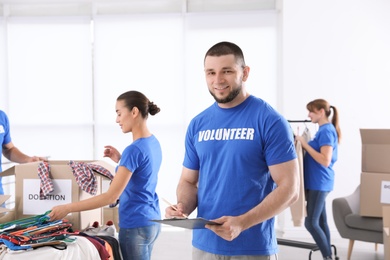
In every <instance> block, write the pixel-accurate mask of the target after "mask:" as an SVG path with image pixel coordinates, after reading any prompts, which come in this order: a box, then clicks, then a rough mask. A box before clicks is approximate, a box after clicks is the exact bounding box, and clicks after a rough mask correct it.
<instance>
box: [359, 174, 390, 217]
mask: <svg viewBox="0 0 390 260" xmlns="http://www.w3.org/2000/svg"><path fill="white" fill-rule="evenodd" d="M384 205H390V174H388V173H374V172H362V173H361V175H360V215H361V216H365V217H382V207H383V206H384Z"/></svg>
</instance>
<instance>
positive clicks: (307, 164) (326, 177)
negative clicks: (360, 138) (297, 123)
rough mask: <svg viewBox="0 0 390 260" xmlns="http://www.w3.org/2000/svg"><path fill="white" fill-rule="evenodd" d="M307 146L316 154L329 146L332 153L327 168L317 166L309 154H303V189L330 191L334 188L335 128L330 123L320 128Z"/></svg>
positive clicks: (336, 153)
mask: <svg viewBox="0 0 390 260" xmlns="http://www.w3.org/2000/svg"><path fill="white" fill-rule="evenodd" d="M309 145H310V146H311V147H313V149H314V150H316V151H317V152H320V150H321V146H331V147H332V149H333V152H332V159H331V162H330V165H329V166H328V167H325V166H323V165H321V164H319V163H318V162H316V161H315V160H314V159H313V157H312V156H311V155H310V154H309V153H305V157H304V159H303V162H304V165H303V169H304V171H305V173H304V180H305V189H309V190H319V191H332V190H333V187H334V170H333V165H334V163H335V162H336V161H337V157H338V137H337V132H336V128H335V127H334V126H333V125H332V124H331V123H327V124H324V125H322V126H320V127H319V129H318V131H317V133H316V135H315V137H314V138H313V140H311V141H309Z"/></svg>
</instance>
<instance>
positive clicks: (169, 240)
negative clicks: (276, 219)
mask: <svg viewBox="0 0 390 260" xmlns="http://www.w3.org/2000/svg"><path fill="white" fill-rule="evenodd" d="M191 238H192V232H191V230H187V229H180V228H167V227H165V228H164V227H163V228H162V232H161V234H160V236H159V238H158V240H157V241H156V244H155V247H154V250H153V256H152V260H173V259H180V260H191V250H192V246H191ZM283 239H288V240H292V241H302V242H308V243H313V240H311V239H310V237H309V236H304V237H303V236H302V235H299V236H298V237H297V238H294V237H293V236H292V234H290V235H289V237H285V236H284V237H283ZM348 243H349V241H348V240H346V239H342V238H340V237H339V236H338V234H335V235H332V244H333V245H334V246H335V247H336V250H337V256H338V257H339V260H347V253H348ZM309 253H310V250H309V249H304V248H296V247H291V246H284V245H279V254H278V256H279V260H301V259H302V260H305V259H309ZM311 259H312V260H322V256H321V253H320V252H319V251H315V252H313V253H312V255H311ZM383 259H384V254H383V245H382V244H379V245H378V251H375V244H373V243H365V242H361V241H355V244H354V248H353V251H352V257H351V260H383Z"/></svg>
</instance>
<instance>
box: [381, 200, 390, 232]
mask: <svg viewBox="0 0 390 260" xmlns="http://www.w3.org/2000/svg"><path fill="white" fill-rule="evenodd" d="M382 215H383V226H384V227H390V206H388V205H384V206H382Z"/></svg>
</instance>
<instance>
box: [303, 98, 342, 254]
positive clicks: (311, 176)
mask: <svg viewBox="0 0 390 260" xmlns="http://www.w3.org/2000/svg"><path fill="white" fill-rule="evenodd" d="M306 108H307V110H308V111H309V118H310V119H311V122H312V123H315V124H318V126H319V129H318V131H317V133H316V135H315V137H314V139H313V140H311V141H309V142H306V141H305V139H304V138H303V137H302V136H296V139H297V140H298V141H300V142H301V144H302V148H303V149H304V150H306V153H305V155H304V159H303V162H304V165H303V167H304V168H303V169H304V181H305V190H306V200H307V204H306V209H307V216H306V218H305V227H306V229H307V230H308V231H309V233H310V234H311V235H312V237H313V239H314V241H315V242H316V244H317V246H318V247H319V249H320V251H321V254H322V256H323V258H324V259H333V258H332V249H331V242H330V232H329V226H328V222H327V216H326V197H327V196H328V194H329V192H331V191H332V190H333V187H334V174H335V173H334V170H333V165H334V163H335V162H336V161H337V156H338V144H339V143H340V140H341V131H340V126H339V115H338V111H337V109H336V107H334V106H331V105H330V104H329V103H328V102H327V101H326V100H324V99H315V100H313V101H311V102H309V103H308V104H307V105H306Z"/></svg>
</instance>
